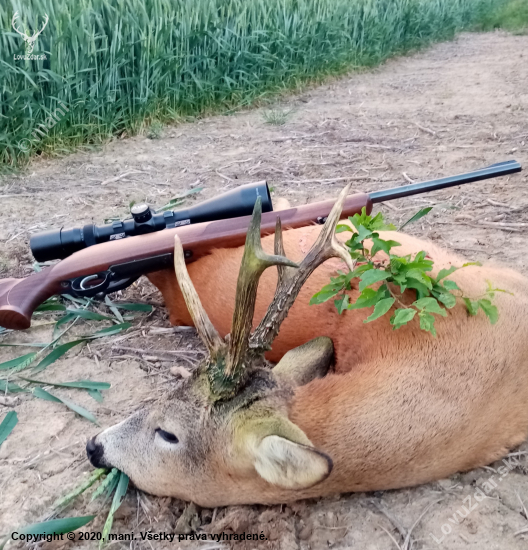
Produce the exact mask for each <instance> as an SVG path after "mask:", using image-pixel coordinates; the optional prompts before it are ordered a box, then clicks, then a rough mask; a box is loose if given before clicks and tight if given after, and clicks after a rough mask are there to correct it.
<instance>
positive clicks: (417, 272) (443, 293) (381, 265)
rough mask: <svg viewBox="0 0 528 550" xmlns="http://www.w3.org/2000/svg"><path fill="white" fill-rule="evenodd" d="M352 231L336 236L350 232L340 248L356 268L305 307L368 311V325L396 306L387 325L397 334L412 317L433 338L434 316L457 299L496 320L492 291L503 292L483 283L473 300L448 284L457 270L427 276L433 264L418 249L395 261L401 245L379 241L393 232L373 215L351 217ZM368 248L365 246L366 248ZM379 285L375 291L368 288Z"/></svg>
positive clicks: (345, 228) (379, 216) (417, 216)
mask: <svg viewBox="0 0 528 550" xmlns="http://www.w3.org/2000/svg"><path fill="white" fill-rule="evenodd" d="M430 210H431V208H423V209H422V210H420V211H419V212H418V213H416V214H415V215H414V216H413V217H412V218H410V219H409V220H408V221H407V222H406V223H404V224H403V225H402V226H401V227H400V229H401V228H403V227H404V226H406V225H408V224H409V223H413V222H415V221H417V220H419V219H420V218H422V217H423V216H425V215H426V214H428V213H429V211H430ZM349 220H350V222H351V223H352V225H353V226H354V228H355V231H354V230H353V229H352V228H351V227H350V226H348V225H344V224H340V225H338V226H337V229H336V232H337V233H342V232H345V231H349V232H351V233H352V237H351V238H350V239H349V240H348V241H346V243H345V245H346V246H347V248H348V250H349V251H350V256H351V257H352V259H353V260H355V261H356V262H357V263H356V267H355V269H354V270H353V271H351V272H349V273H343V272H340V271H338V276H337V277H331V279H330V280H331V282H330V284H328V285H326V286H325V287H323V288H322V289H321V290H320V291H319V292H318V293H317V294H315V295H314V296H313V297H312V299H311V300H310V304H311V305H313V304H321V303H323V302H326V301H328V300H330V299H331V298H334V297H336V298H335V300H334V304H335V306H336V308H337V311H338V312H339V314H342V313H343V312H344V311H345V310H347V309H362V308H370V307H373V308H374V310H373V311H372V313H371V315H370V316H369V317H368V318H367V319H365V321H364V322H365V323H369V322H371V321H374V320H376V319H378V318H379V317H382V316H383V315H385V314H386V313H388V312H389V311H391V309H392V308H393V307H394V306H396V309H395V310H394V312H393V314H392V315H391V317H390V324H391V325H392V326H393V328H394V329H398V328H400V327H402V326H403V325H406V324H407V323H409V322H410V321H412V320H413V319H414V318H415V317H416V316H418V319H419V321H420V328H421V329H422V330H425V331H427V332H430V333H431V334H432V335H433V336H436V329H435V319H436V318H435V315H441V316H442V317H446V316H447V311H446V309H451V308H453V307H454V306H455V305H456V302H457V298H461V299H462V300H463V301H464V303H465V305H466V308H467V310H468V313H469V314H470V315H477V313H478V311H479V310H482V311H483V312H484V314H485V315H486V316H487V317H488V318H489V320H490V322H491V324H495V323H496V322H497V320H498V310H497V306H495V305H494V304H493V303H492V300H493V298H494V297H495V293H496V292H506V291H504V290H501V289H499V288H494V287H493V285H492V284H491V283H490V282H488V288H487V290H486V292H485V293H484V294H483V295H482V296H479V297H477V298H471V297H469V296H465V295H464V293H463V292H462V290H461V289H460V288H459V287H458V285H457V284H456V282H455V281H452V280H450V279H448V278H447V277H449V275H451V274H452V273H454V272H455V271H457V270H458V269H460V268H459V267H455V266H451V267H450V268H449V269H441V270H440V271H439V272H438V274H437V275H436V277H434V276H433V275H432V274H431V271H432V269H433V265H434V263H433V261H432V260H431V259H429V258H428V256H427V253H426V252H425V251H423V250H421V251H420V252H418V253H417V254H415V255H414V257H412V256H411V255H410V254H408V255H406V256H398V255H396V254H393V253H392V252H391V249H392V248H394V247H396V246H399V245H400V243H398V242H396V241H393V240H385V239H381V238H380V235H379V231H393V230H395V229H396V228H395V227H394V225H392V224H387V223H385V220H384V219H383V214H382V213H381V212H378V214H376V215H375V216H369V215H367V213H366V211H365V208H363V210H362V212H361V214H355V215H354V216H352V217H350V218H349ZM367 239H370V240H371V242H372V245H371V247H370V248H368V247H367V244H366V243H365V241H366V240H367ZM369 246H370V245H369ZM380 251H383V252H385V254H386V255H387V258H380V257H379V256H378V257H376V254H377V253H378V252H380ZM470 265H480V263H479V262H468V263H465V264H463V265H462V266H461V268H463V267H467V266H470ZM354 279H358V280H359V283H358V288H359V291H360V294H359V296H358V298H357V300H356V301H355V302H354V303H353V304H351V303H349V298H350V297H349V295H348V294H347V293H346V291H347V290H351V288H352V281H353V280H354ZM378 283H381V284H380V285H379V286H378V288H376V289H375V288H372V287H373V285H376V284H378ZM408 290H412V291H414V292H415V295H416V300H415V301H414V302H412V303H408V299H406V300H404V299H403V296H404V293H406V291H408Z"/></svg>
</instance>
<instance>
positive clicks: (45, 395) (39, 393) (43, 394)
mask: <svg viewBox="0 0 528 550" xmlns="http://www.w3.org/2000/svg"><path fill="white" fill-rule="evenodd" d="M33 395H34V396H35V397H39V398H40V399H45V400H46V401H54V402H55V403H62V404H64V405H66V406H67V407H68V408H69V409H71V410H72V411H73V412H76V413H77V414H78V415H80V416H82V417H84V418H86V419H87V420H89V421H90V422H93V423H94V424H97V425H99V422H98V421H97V418H95V416H94V415H93V414H92V413H91V412H90V411H87V410H86V409H85V408H83V407H81V406H80V405H77V403H74V402H73V401H70V400H69V399H66V398H65V397H57V396H56V395H53V394H52V393H50V392H49V391H46V390H44V389H43V388H41V387H40V386H37V387H36V388H33Z"/></svg>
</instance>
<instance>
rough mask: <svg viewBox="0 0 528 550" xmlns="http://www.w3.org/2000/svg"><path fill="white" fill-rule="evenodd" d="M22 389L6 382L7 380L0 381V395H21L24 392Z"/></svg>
mask: <svg viewBox="0 0 528 550" xmlns="http://www.w3.org/2000/svg"><path fill="white" fill-rule="evenodd" d="M25 391H27V390H25V389H24V388H21V387H20V386H19V385H18V384H15V383H13V382H8V381H7V380H0V393H21V392H25Z"/></svg>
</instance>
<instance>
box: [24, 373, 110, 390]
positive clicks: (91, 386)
mask: <svg viewBox="0 0 528 550" xmlns="http://www.w3.org/2000/svg"><path fill="white" fill-rule="evenodd" d="M19 378H21V379H22V380H25V381H26V382H32V383H33V384H40V385H42V386H56V387H59V388H79V389H83V390H109V389H110V388H111V387H112V385H111V384H109V383H108V382H95V381H92V380H77V381H74V382H46V381H45V380H36V379H35V378H25V377H23V376H19Z"/></svg>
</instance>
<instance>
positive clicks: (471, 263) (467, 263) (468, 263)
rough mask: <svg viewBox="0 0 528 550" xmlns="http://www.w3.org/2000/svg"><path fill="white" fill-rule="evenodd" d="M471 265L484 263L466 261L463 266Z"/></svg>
mask: <svg viewBox="0 0 528 550" xmlns="http://www.w3.org/2000/svg"><path fill="white" fill-rule="evenodd" d="M470 265H477V266H481V265H482V264H481V263H480V262H466V263H465V264H462V267H468V266H470Z"/></svg>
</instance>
